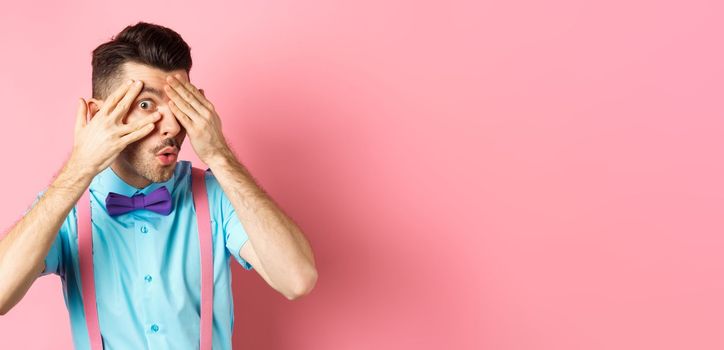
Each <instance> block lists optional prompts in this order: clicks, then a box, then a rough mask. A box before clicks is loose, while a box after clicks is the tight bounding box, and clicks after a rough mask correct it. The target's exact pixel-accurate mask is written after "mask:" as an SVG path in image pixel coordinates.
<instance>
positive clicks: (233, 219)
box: [206, 170, 253, 270]
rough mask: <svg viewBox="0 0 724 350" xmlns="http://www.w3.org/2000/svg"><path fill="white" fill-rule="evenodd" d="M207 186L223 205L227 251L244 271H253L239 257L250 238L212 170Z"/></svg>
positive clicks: (207, 177)
mask: <svg viewBox="0 0 724 350" xmlns="http://www.w3.org/2000/svg"><path fill="white" fill-rule="evenodd" d="M206 185H207V186H208V187H209V191H215V194H216V195H218V200H219V202H220V203H221V205H220V206H219V207H220V208H221V221H222V228H223V231H224V236H225V238H226V249H227V250H228V251H229V254H231V256H233V257H234V259H236V261H237V262H238V263H239V264H240V265H241V266H242V267H243V268H244V269H246V270H251V269H252V268H253V267H252V266H251V264H250V263H249V262H248V261H246V260H244V258H242V257H241V255H239V251H240V250H241V247H242V246H244V243H246V242H247V241H248V240H249V236H247V234H246V230H245V229H244V225H242V224H241V222H240V221H239V218H238V217H237V215H236V210H234V206H233V205H232V204H231V201H229V198H228V197H227V196H226V193H224V191H223V190H222V188H221V185H219V183H218V181H217V180H216V178H215V177H214V175H213V173H211V170H207V171H206Z"/></svg>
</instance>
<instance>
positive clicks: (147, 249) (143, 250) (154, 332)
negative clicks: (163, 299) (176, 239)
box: [134, 218, 165, 348]
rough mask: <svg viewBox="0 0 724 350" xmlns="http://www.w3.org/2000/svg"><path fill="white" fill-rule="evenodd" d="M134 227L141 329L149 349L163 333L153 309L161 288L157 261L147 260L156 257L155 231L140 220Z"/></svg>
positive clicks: (158, 316) (159, 341) (156, 310)
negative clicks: (141, 319) (140, 297)
mask: <svg viewBox="0 0 724 350" xmlns="http://www.w3.org/2000/svg"><path fill="white" fill-rule="evenodd" d="M134 227H135V232H134V234H136V235H138V236H139V237H138V238H139V239H137V240H136V244H137V247H136V248H137V252H138V253H139V254H137V255H136V264H137V265H136V266H138V267H139V270H138V275H137V276H136V278H137V279H138V281H139V283H140V284H141V285H142V288H141V290H142V295H143V298H142V300H143V302H142V305H141V308H142V309H143V312H142V314H143V315H144V319H143V325H142V327H143V329H144V330H145V334H146V339H147V341H148V344H149V345H150V346H151V348H155V346H154V344H158V343H162V341H161V339H160V337H161V335H163V334H164V333H165V332H164V328H163V324H162V323H161V322H160V321H161V318H160V316H161V315H159V314H158V308H156V307H154V304H155V303H156V302H157V300H156V298H157V295H158V289H159V288H160V287H161V286H159V285H158V283H160V278H159V276H158V272H159V271H160V267H159V266H157V264H158V262H157V261H158V260H156V259H153V258H149V257H154V256H156V252H155V246H156V236H157V230H156V229H155V228H154V227H153V226H151V225H150V224H149V223H148V222H146V221H144V220H141V219H140V218H138V219H136V221H135V223H134Z"/></svg>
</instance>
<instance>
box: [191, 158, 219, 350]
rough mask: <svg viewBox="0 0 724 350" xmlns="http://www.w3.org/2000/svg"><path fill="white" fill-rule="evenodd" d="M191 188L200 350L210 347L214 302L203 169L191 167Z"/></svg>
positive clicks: (209, 227)
mask: <svg viewBox="0 0 724 350" xmlns="http://www.w3.org/2000/svg"><path fill="white" fill-rule="evenodd" d="M191 175H192V178H191V190H192V191H193V197H194V208H196V223H197V225H198V226H199V247H200V249H201V324H200V327H201V337H200V338H201V339H200V340H201V344H200V349H201V350H210V349H211V340H212V338H211V335H212V333H211V332H212V328H211V326H212V321H213V318H214V316H213V311H214V309H213V304H214V301H213V300H214V261H213V259H212V251H211V219H210V217H209V200H208V198H207V195H206V180H205V179H204V171H203V170H201V169H199V168H194V167H192V168H191Z"/></svg>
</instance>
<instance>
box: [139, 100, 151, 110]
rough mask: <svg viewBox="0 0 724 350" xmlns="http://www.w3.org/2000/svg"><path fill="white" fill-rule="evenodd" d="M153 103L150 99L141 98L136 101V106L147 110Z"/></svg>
mask: <svg viewBox="0 0 724 350" xmlns="http://www.w3.org/2000/svg"><path fill="white" fill-rule="evenodd" d="M153 104H154V103H153V101H151V100H142V101H141V102H139V103H138V107H141V109H143V110H146V111H148V110H151V108H152V107H153Z"/></svg>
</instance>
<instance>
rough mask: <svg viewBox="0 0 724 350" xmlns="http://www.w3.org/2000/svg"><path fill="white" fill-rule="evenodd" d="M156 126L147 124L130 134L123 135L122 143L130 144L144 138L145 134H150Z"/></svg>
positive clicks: (124, 144)
mask: <svg viewBox="0 0 724 350" xmlns="http://www.w3.org/2000/svg"><path fill="white" fill-rule="evenodd" d="M154 128H155V125H154V124H146V125H144V126H143V127H141V128H140V129H137V130H135V131H133V132H131V133H130V134H128V135H125V136H121V144H122V145H123V147H125V146H128V145H129V144H131V143H134V142H136V141H138V140H140V139H142V138H143V137H144V136H146V135H148V134H149V133H150V132H151V131H153V129H154Z"/></svg>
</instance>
